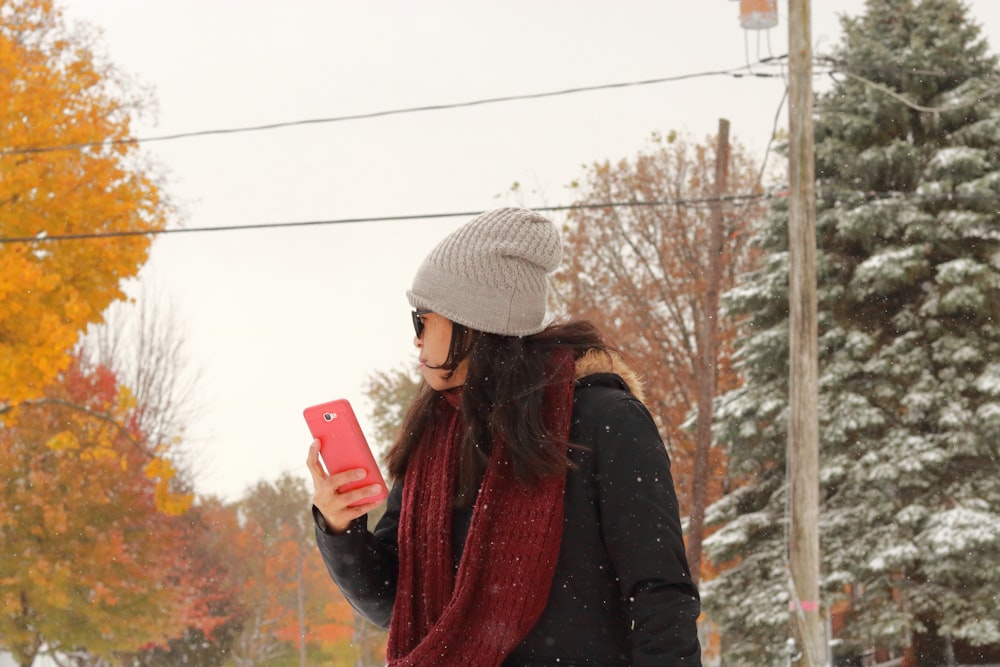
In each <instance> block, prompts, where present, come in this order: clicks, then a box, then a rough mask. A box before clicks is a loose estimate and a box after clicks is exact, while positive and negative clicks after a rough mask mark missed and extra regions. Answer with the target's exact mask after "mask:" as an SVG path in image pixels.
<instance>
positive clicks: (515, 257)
mask: <svg viewBox="0 0 1000 667" xmlns="http://www.w3.org/2000/svg"><path fill="white" fill-rule="evenodd" d="M561 257H562V247H561V246H560V243H559V230H558V229H556V226H555V225H554V224H553V223H552V221H550V220H548V219H547V218H544V217H542V216H541V215H539V214H537V213H535V212H533V211H528V210H525V209H521V208H501V209H497V210H495V211H488V212H486V213H483V214H482V215H479V216H477V217H476V218H474V219H472V220H471V221H469V222H467V223H466V224H464V225H462V226H461V227H459V228H458V229H456V230H455V231H454V232H452V233H451V234H449V235H448V236H446V237H445V238H444V239H443V240H442V241H441V242H440V243H439V244H438V245H437V246H436V247H435V248H434V249H433V250H432V251H431V252H430V254H429V255H427V257H426V258H425V259H424V262H423V264H421V265H420V268H419V269H418V270H417V275H416V277H415V278H414V279H413V287H412V288H411V289H409V290H407V292H406V296H407V297H408V298H409V300H410V305H412V306H413V307H414V308H425V309H427V310H430V311H433V312H435V313H438V314H439V315H443V316H444V317H447V318H448V319H449V320H451V321H453V322H458V323H459V324H464V325H465V326H467V327H471V328H472V329H476V330H478V331H485V332H488V333H495V334H503V335H507V336H528V335H531V334H535V333H538V332H539V331H541V330H542V329H543V328H545V325H544V319H545V304H546V301H547V298H548V281H547V280H546V275H547V274H549V273H552V272H553V271H555V270H556V267H558V266H559V260H560V259H561Z"/></svg>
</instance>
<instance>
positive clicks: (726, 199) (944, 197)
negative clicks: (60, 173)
mask: <svg viewBox="0 0 1000 667" xmlns="http://www.w3.org/2000/svg"><path fill="white" fill-rule="evenodd" d="M787 196H788V192H787V191H785V190H777V191H773V192H767V193H756V194H754V193H744V194H735V195H726V196H723V197H691V198H679V199H657V200H650V201H621V202H598V203H593V204H564V205H561V206H532V207H531V209H532V210H533V211H545V212H549V213H552V212H559V211H578V210H592V209H601V208H639V207H654V206H689V207H696V206H708V205H711V204H717V203H723V204H735V203H738V202H747V201H755V200H763V201H767V200H771V199H782V198H784V197H787ZM852 196H860V197H862V198H863V199H864V200H865V201H877V200H895V201H902V200H910V201H912V200H920V201H925V202H945V203H949V202H959V201H962V202H998V201H1000V195H990V194H986V195H980V194H958V193H946V194H920V193H916V192H898V191H884V192H876V191H860V190H834V189H830V190H823V191H821V192H819V193H818V197H819V198H820V199H822V200H823V201H824V202H827V203H835V202H837V201H840V200H843V199H845V198H849V197H852ZM481 213H484V211H481V210H479V211H452V212H444V213H410V214H406V215H381V216H366V217H359V218H334V219H329V220H300V221H291V222H264V223H259V224H246V225H215V226H212V227H175V228H170V229H135V230H122V231H107V232H82V233H79V234H53V235H48V234H46V233H45V232H40V233H39V234H36V235H35V236H11V237H0V245H3V244H14V243H46V242H56V241H81V240H87V239H108V238H126V237H131V236H160V235H167V234H196V233H201V232H235V231H247V230H255V229H286V228H288V229H290V228H293V227H321V226H326V225H345V224H356V223H375V222H402V221H407V220H435V219H444V218H461V217H470V218H471V217H474V216H477V215H479V214H481Z"/></svg>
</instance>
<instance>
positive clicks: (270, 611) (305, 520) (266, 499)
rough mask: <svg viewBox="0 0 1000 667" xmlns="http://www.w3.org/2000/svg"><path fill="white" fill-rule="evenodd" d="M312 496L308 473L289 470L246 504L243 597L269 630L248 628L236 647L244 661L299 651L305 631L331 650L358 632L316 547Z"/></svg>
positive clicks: (236, 539) (240, 539)
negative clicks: (287, 650) (301, 475)
mask: <svg viewBox="0 0 1000 667" xmlns="http://www.w3.org/2000/svg"><path fill="white" fill-rule="evenodd" d="M309 497H310V494H309V493H308V491H307V490H306V488H305V484H304V482H303V480H301V479H299V478H292V477H290V476H288V475H285V476H283V477H282V478H280V479H279V480H278V481H277V482H276V483H275V484H274V485H271V484H268V483H265V482H261V483H259V484H258V485H257V486H256V487H254V488H253V489H252V490H251V491H250V492H249V494H248V496H247V497H246V498H244V500H243V501H242V502H241V503H240V517H241V521H240V530H239V531H238V533H236V534H234V535H233V537H232V540H233V541H232V543H231V546H230V548H231V549H233V550H235V552H236V553H238V554H242V557H240V558H239V563H240V564H239V566H238V567H237V569H236V571H235V573H234V574H235V576H236V577H238V586H239V601H240V605H241V606H242V608H243V612H244V614H245V616H246V618H247V622H246V625H247V627H251V628H259V629H266V631H261V632H257V633H256V636H255V637H251V636H249V635H250V633H247V632H244V636H243V637H241V639H240V640H239V641H238V644H239V646H238V648H237V654H238V656H239V657H241V658H243V659H245V660H249V659H251V658H257V659H260V658H263V657H266V656H269V655H274V654H275V653H276V652H278V651H280V650H281V648H282V646H284V647H286V648H287V647H289V646H290V647H295V649H296V650H298V646H299V637H300V636H302V632H303V631H304V639H305V642H306V645H307V647H309V648H310V649H311V650H319V651H321V652H326V653H329V652H330V651H331V650H332V649H333V648H334V647H335V646H336V645H338V644H343V643H345V642H346V641H348V640H349V639H350V638H351V635H352V633H353V628H354V611H353V610H352V609H351V606H350V604H349V603H348V602H347V600H346V599H345V598H344V597H343V595H342V594H341V593H340V591H339V589H338V588H337V586H336V585H335V584H334V583H333V581H332V580H331V579H330V575H329V574H328V573H327V571H326V568H325V566H324V565H323V561H322V559H321V558H320V557H319V554H318V553H317V552H316V545H315V537H314V536H313V528H312V516H311V514H310V513H309V512H308V507H309ZM300 605H301V607H300ZM300 608H301V618H300ZM303 624H304V625H303Z"/></svg>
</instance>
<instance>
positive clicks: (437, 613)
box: [308, 208, 701, 667]
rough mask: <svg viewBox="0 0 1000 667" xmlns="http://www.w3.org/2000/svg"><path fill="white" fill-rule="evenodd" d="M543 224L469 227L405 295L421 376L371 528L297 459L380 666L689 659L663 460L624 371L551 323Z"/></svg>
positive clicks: (525, 220)
mask: <svg viewBox="0 0 1000 667" xmlns="http://www.w3.org/2000/svg"><path fill="white" fill-rule="evenodd" d="M560 254H561V250H560V242H559V234H558V230H557V229H556V227H555V225H554V224H552V222H550V221H549V220H547V219H546V218H544V217H542V216H540V215H538V214H536V213H534V212H531V211H527V210H523V209H513V208H505V209H499V210H496V211H491V212H488V213H485V214H483V215H480V216H478V217H477V218H475V219H473V220H472V221H470V222H469V223H467V224H466V225H464V226H462V227H461V228H459V229H458V230H456V231H455V232H453V233H452V234H450V235H449V236H447V237H446V238H445V239H444V240H442V241H441V243H439V244H438V246H437V247H436V248H434V250H432V251H431V253H430V254H429V255H428V256H427V258H426V259H425V260H424V262H423V264H422V265H421V267H420V268H419V270H418V271H417V275H416V277H415V278H414V282H413V286H412V289H410V290H409V291H408V292H407V296H408V297H409V300H410V303H411V305H412V306H413V307H414V309H415V310H414V313H413V321H414V327H415V333H416V338H415V341H414V342H415V345H416V347H417V349H418V350H419V352H420V371H421V373H422V375H423V378H424V381H425V382H423V383H422V386H421V389H420V391H419V392H418V396H417V398H416V399H415V401H414V403H413V405H412V406H411V407H410V409H409V412H408V413H407V416H406V417H405V419H404V422H403V425H402V429H401V435H400V437H399V439H398V440H397V442H396V443H395V444H394V445H393V447H392V448H391V450H390V451H389V453H388V456H387V465H388V469H389V474H390V476H391V477H392V478H393V480H394V481H395V483H394V485H393V488H392V491H391V492H390V494H389V498H388V500H387V506H386V511H385V514H384V515H383V517H382V518H381V520H379V522H378V525H377V526H376V527H375V530H374V531H373V532H369V531H368V529H367V527H366V526H367V524H366V517H365V514H366V513H367V512H368V511H369V510H371V509H373V507H374V506H375V505H372V504H364V503H361V504H359V501H363V500H364V499H365V498H366V497H370V496H371V494H372V490H371V489H370V488H369V487H363V488H361V489H357V490H354V491H350V492H345V493H339V492H338V488H339V487H341V486H342V485H344V484H346V483H347V482H349V481H354V480H356V479H358V478H359V477H360V476H363V474H364V473H363V472H358V471H346V472H342V473H338V474H334V475H327V474H326V473H325V472H324V471H323V469H322V467H321V466H320V464H319V458H318V451H317V444H318V443H316V442H314V443H313V445H312V446H311V447H310V450H309V457H308V466H309V470H310V472H311V474H312V477H313V482H314V484H315V495H314V497H313V502H314V507H313V515H314V517H315V520H316V538H317V542H318V544H319V549H320V553H321V554H322V556H323V560H324V562H325V563H326V566H327V568H328V570H329V571H330V574H331V576H332V577H333V579H334V580H335V581H336V582H337V584H338V585H339V586H340V588H341V590H342V591H343V592H344V595H345V596H346V597H347V599H348V600H349V601H350V602H351V604H352V605H353V606H354V607H355V609H357V610H358V611H359V612H361V613H362V614H364V615H365V616H366V617H368V618H369V619H371V620H372V621H373V622H375V623H377V624H379V625H381V626H383V627H388V628H389V639H388V647H387V653H388V661H389V664H390V665H394V666H401V665H420V666H424V665H454V666H463V667H464V666H466V665H483V666H487V665H488V666H495V665H508V666H515V665H520V666H535V665H539V666H540V665H700V664H701V657H700V648H699V643H698V637H697V630H696V625H695V621H696V619H697V617H698V614H699V609H700V606H699V599H698V592H697V590H696V588H695V586H694V585H693V584H692V582H691V577H690V573H689V570H688V565H687V560H686V558H685V555H684V544H683V539H682V536H681V526H680V519H679V516H678V510H677V500H676V495H675V493H674V488H673V482H672V480H671V477H670V464H669V460H668V458H667V454H666V451H665V449H664V447H663V443H662V441H661V440H660V437H659V434H658V432H657V429H656V426H655V424H654V423H653V420H652V418H651V417H650V415H649V413H648V412H647V410H646V408H645V407H644V406H643V405H642V403H641V392H640V388H639V385H638V382H637V379H636V377H635V375H634V374H633V373H632V372H631V371H630V370H629V369H628V368H627V367H626V366H625V365H624V363H623V362H622V361H621V358H620V357H619V356H618V354H617V353H616V352H615V351H614V350H613V349H612V348H611V347H610V346H609V345H608V344H607V343H606V342H605V341H604V340H603V339H602V337H601V335H600V334H599V332H598V331H597V330H596V329H595V328H594V327H593V326H592V325H590V324H589V323H586V322H579V321H577V322H570V323H565V324H557V325H551V326H547V327H546V326H545V325H544V323H543V320H544V318H545V306H546V301H547V274H549V273H551V272H552V271H554V270H555V269H556V267H557V266H558V264H559V260H560Z"/></svg>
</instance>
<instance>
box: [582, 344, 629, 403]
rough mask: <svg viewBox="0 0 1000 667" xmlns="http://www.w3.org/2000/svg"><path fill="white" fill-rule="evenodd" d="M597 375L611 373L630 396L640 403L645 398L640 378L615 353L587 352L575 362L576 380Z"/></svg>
mask: <svg viewBox="0 0 1000 667" xmlns="http://www.w3.org/2000/svg"><path fill="white" fill-rule="evenodd" d="M598 373H613V374H615V375H617V376H618V377H620V378H621V379H622V380H623V381H624V382H625V384H626V385H628V389H629V391H630V392H632V395H633V396H635V397H636V398H638V399H639V401H640V402H642V401H643V399H644V398H645V396H644V393H643V389H642V378H640V377H639V375H638V374H637V373H636V372H635V371H633V370H632V368H631V367H630V366H629V365H628V364H626V363H625V360H624V359H622V357H621V356H620V355H619V354H617V353H615V352H605V351H603V350H596V349H595V350H589V351H587V353H586V354H584V355H583V356H582V357H580V358H579V359H577V360H576V379H577V380H579V379H580V378H584V377H587V376H588V375H596V374H598Z"/></svg>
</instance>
